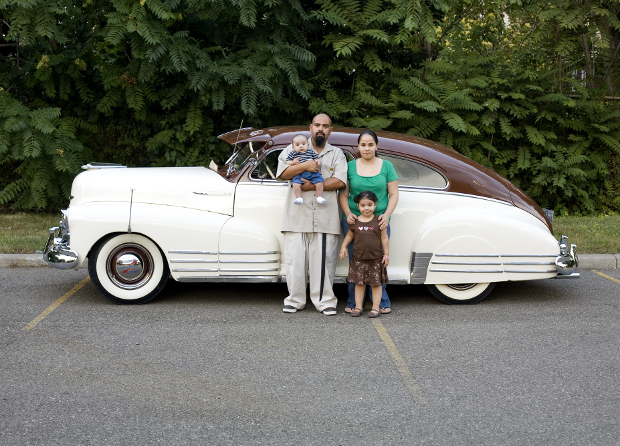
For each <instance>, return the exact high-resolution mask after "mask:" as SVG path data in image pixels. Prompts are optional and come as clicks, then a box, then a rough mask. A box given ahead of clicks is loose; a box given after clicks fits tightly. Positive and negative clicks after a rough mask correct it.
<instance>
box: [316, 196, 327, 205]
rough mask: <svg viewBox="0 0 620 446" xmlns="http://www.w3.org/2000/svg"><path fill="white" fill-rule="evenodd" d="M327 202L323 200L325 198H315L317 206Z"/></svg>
mask: <svg viewBox="0 0 620 446" xmlns="http://www.w3.org/2000/svg"><path fill="white" fill-rule="evenodd" d="M326 201H327V200H325V198H323V197H316V202H317V203H319V204H323V203H325V202H326Z"/></svg>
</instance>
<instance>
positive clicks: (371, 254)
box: [347, 215, 388, 286]
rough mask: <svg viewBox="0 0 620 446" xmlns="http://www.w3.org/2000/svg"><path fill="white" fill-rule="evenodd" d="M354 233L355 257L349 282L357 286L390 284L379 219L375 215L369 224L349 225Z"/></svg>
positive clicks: (352, 260)
mask: <svg viewBox="0 0 620 446" xmlns="http://www.w3.org/2000/svg"><path fill="white" fill-rule="evenodd" d="M349 231H350V232H353V255H352V258H351V262H350V263H349V275H348V277H347V280H348V281H349V282H353V283H355V284H357V285H370V286H380V285H383V284H384V283H387V282H388V275H387V270H386V268H385V267H384V266H383V263H382V260H383V247H382V245H381V229H379V217H377V216H376V215H373V217H372V220H370V221H368V222H361V221H359V220H358V221H356V222H355V223H354V224H350V225H349Z"/></svg>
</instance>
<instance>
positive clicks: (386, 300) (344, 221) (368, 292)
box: [340, 217, 392, 308]
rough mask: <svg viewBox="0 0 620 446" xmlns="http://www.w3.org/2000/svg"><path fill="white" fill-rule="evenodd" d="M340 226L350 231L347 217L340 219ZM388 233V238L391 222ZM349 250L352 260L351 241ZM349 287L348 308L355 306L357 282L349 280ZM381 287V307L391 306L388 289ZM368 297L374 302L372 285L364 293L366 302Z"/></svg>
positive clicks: (343, 229)
mask: <svg viewBox="0 0 620 446" xmlns="http://www.w3.org/2000/svg"><path fill="white" fill-rule="evenodd" d="M340 226H341V227H342V232H343V234H344V235H347V232H349V223H347V219H346V217H344V218H343V219H342V220H341V221H340ZM387 233H388V238H390V224H389V223H388V226H387ZM347 251H349V262H351V256H352V255H353V243H349V246H347ZM347 287H348V291H349V300H348V302H347V308H355V284H354V283H353V282H348V281H347ZM381 288H382V289H383V292H382V293H381V304H380V305H379V307H380V308H390V307H391V306H392V304H391V303H390V298H389V297H388V295H387V291H385V284H384V285H381ZM366 299H370V301H371V302H372V291H371V290H370V286H366V292H365V293H364V302H366Z"/></svg>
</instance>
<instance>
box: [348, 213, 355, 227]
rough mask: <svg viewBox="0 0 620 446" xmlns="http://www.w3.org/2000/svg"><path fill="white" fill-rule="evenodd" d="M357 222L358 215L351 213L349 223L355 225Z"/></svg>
mask: <svg viewBox="0 0 620 446" xmlns="http://www.w3.org/2000/svg"><path fill="white" fill-rule="evenodd" d="M355 220H357V215H355V214H354V213H353V212H349V213H348V214H347V223H349V224H350V225H352V224H353V223H355Z"/></svg>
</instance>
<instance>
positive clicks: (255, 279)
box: [176, 276, 408, 285]
mask: <svg viewBox="0 0 620 446" xmlns="http://www.w3.org/2000/svg"><path fill="white" fill-rule="evenodd" d="M176 280H177V281H178V282H223V283H226V282H237V283H242V282H243V283H285V282H286V277H285V276H209V277H204V276H185V277H179V278H178V279H176ZM346 280H347V278H346V277H345V276H337V277H334V283H346ZM389 283H390V284H393V285H407V284H408V282H407V280H405V279H396V280H390V282H389Z"/></svg>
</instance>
